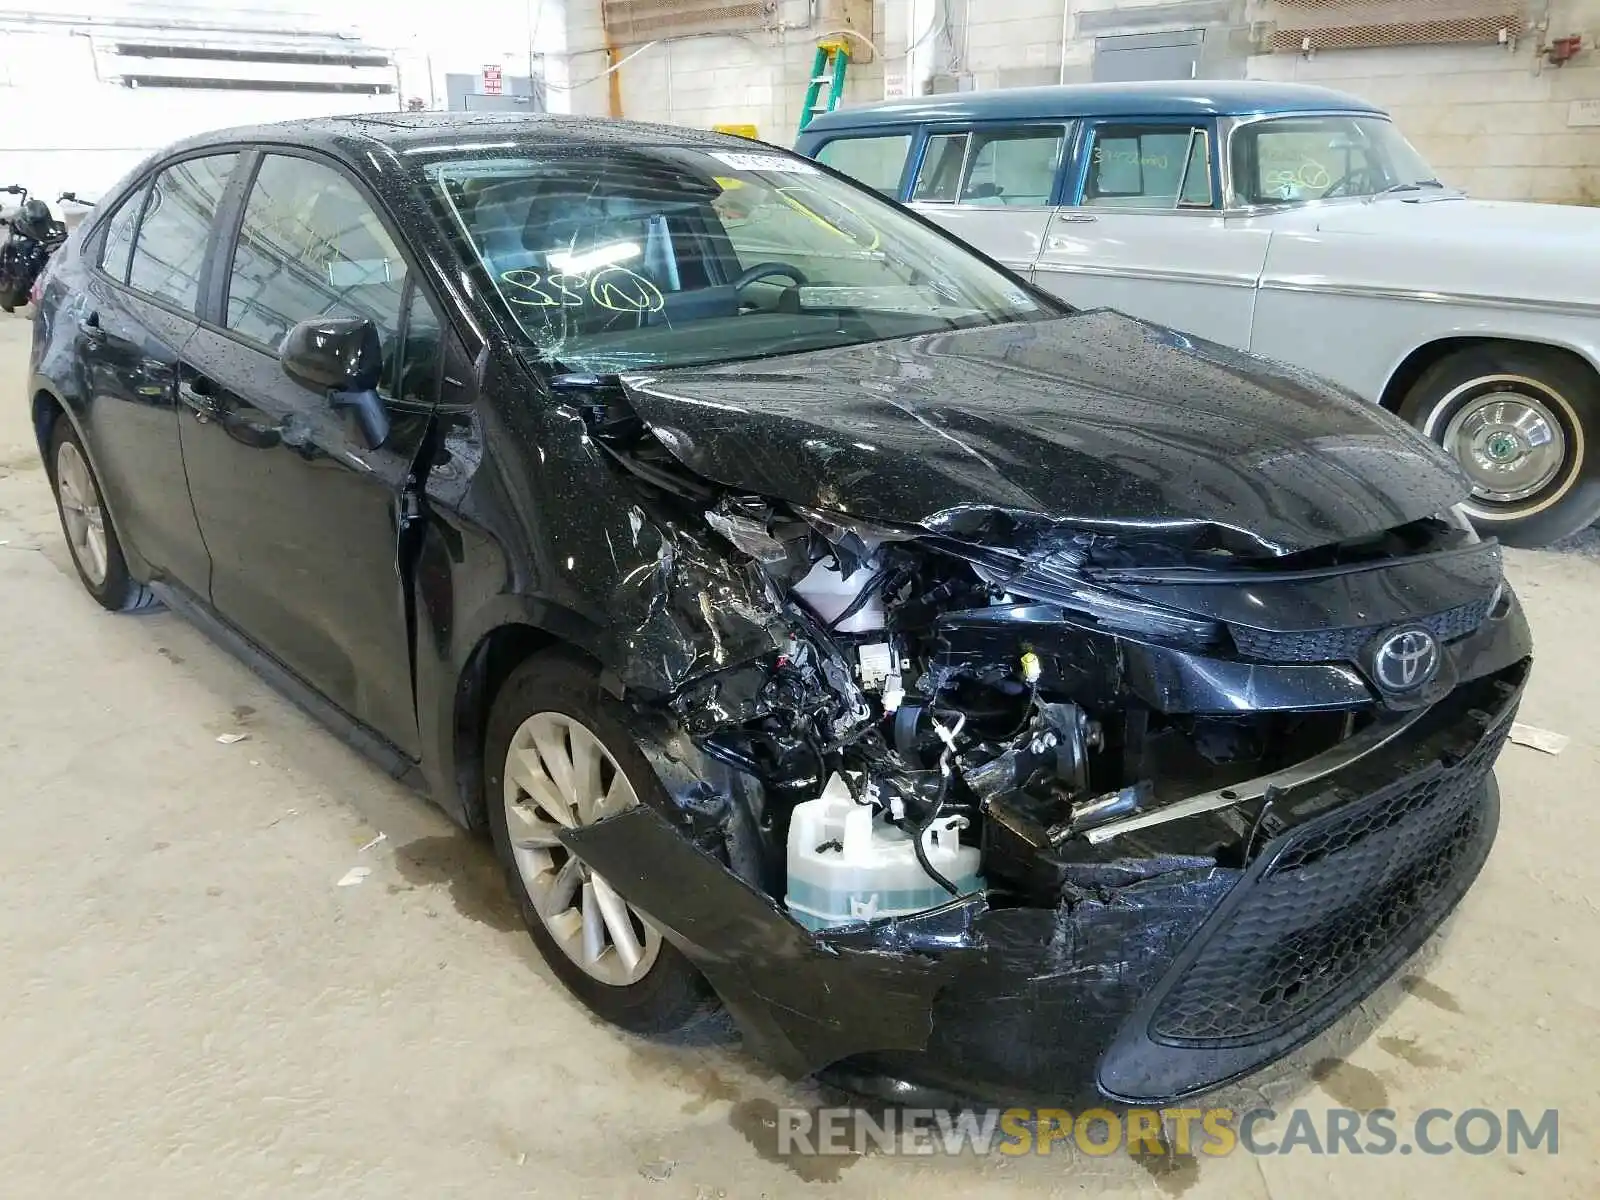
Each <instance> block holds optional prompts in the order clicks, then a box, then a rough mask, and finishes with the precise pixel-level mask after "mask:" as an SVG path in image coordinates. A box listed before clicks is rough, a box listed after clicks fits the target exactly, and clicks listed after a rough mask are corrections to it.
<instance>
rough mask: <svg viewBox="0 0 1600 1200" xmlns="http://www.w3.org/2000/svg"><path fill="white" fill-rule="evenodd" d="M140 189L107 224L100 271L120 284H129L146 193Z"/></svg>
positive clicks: (101, 248) (144, 189) (102, 245)
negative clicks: (140, 212)
mask: <svg viewBox="0 0 1600 1200" xmlns="http://www.w3.org/2000/svg"><path fill="white" fill-rule="evenodd" d="M147 190H148V189H146V188H140V189H139V190H138V191H136V192H134V193H133V195H131V196H129V197H128V198H127V199H126V200H124V201H123V202H122V207H120V208H119V209H117V211H116V212H114V213H112V214H111V219H110V220H109V221H107V222H106V235H105V240H104V241H103V242H102V243H101V246H100V269H101V270H102V271H104V272H105V273H106V274H107V275H109V276H111V278H112V279H115V280H116V281H117V282H118V283H127V282H128V263H129V261H130V260H131V259H132V258H133V234H134V226H136V225H137V224H138V223H139V210H140V209H142V208H143V207H144V197H145V192H146V191H147Z"/></svg>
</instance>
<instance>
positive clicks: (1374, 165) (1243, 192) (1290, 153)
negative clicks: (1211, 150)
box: [1232, 116, 1444, 204]
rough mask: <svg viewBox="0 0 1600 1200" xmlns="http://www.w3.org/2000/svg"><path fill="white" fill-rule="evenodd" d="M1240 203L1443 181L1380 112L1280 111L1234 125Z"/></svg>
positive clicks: (1367, 192)
mask: <svg viewBox="0 0 1600 1200" xmlns="http://www.w3.org/2000/svg"><path fill="white" fill-rule="evenodd" d="M1232 165H1233V193H1234V199H1235V201H1236V202H1237V203H1240V204H1292V203H1296V202H1310V201H1312V200H1331V199H1337V198H1339V197H1341V196H1344V197H1348V196H1376V195H1381V194H1383V193H1385V192H1396V193H1402V192H1411V191H1418V190H1427V189H1434V188H1442V187H1443V186H1444V185H1443V184H1441V183H1440V182H1439V181H1438V179H1437V178H1435V176H1434V171H1433V168H1432V167H1430V166H1428V164H1427V162H1425V161H1424V160H1423V157H1422V155H1420V154H1418V153H1417V152H1416V150H1415V149H1413V148H1412V146H1411V143H1409V142H1407V141H1406V139H1405V137H1404V136H1403V135H1402V134H1401V133H1400V131H1399V130H1398V129H1396V128H1395V126H1394V124H1393V122H1391V121H1387V120H1385V119H1384V118H1382V117H1367V116H1327V117H1279V118H1275V119H1272V120H1267V121H1255V122H1252V123H1250V124H1247V125H1242V126H1240V127H1239V128H1238V129H1237V130H1235V131H1234V134H1233V143H1232Z"/></svg>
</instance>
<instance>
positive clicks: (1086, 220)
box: [1056, 213, 1100, 225]
mask: <svg viewBox="0 0 1600 1200" xmlns="http://www.w3.org/2000/svg"><path fill="white" fill-rule="evenodd" d="M1099 219H1100V218H1099V217H1097V216H1095V215H1094V214H1093V213H1060V214H1058V215H1057V216H1056V220H1057V221H1059V222H1060V223H1061V224H1063V225H1093V224H1094V223H1095V222H1096V221H1098V220H1099Z"/></svg>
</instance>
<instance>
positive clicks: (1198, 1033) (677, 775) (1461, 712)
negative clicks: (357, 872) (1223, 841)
mask: <svg viewBox="0 0 1600 1200" xmlns="http://www.w3.org/2000/svg"><path fill="white" fill-rule="evenodd" d="M1511 615H1512V616H1513V617H1514V618H1515V619H1514V620H1509V621H1505V622H1502V623H1497V628H1496V629H1495V630H1493V631H1490V630H1485V631H1484V632H1483V633H1482V634H1480V635H1479V636H1477V637H1474V638H1470V639H1467V640H1466V641H1465V642H1462V643H1459V644H1458V645H1457V646H1456V647H1455V648H1454V656H1455V659H1456V666H1457V667H1458V668H1459V675H1458V678H1465V679H1467V682H1460V683H1457V685H1456V686H1455V687H1454V688H1452V689H1451V690H1450V691H1449V692H1448V693H1447V694H1446V695H1444V696H1443V697H1441V698H1438V699H1436V700H1435V701H1434V702H1433V703H1431V704H1430V705H1429V706H1428V707H1427V708H1426V709H1425V710H1423V711H1421V712H1420V713H1417V712H1413V713H1409V714H1406V715H1405V717H1404V719H1403V720H1402V721H1400V722H1399V724H1398V726H1397V728H1396V730H1395V731H1394V732H1393V733H1392V735H1391V736H1388V737H1386V738H1383V739H1379V740H1378V744H1376V745H1374V744H1372V740H1371V739H1369V740H1367V741H1366V742H1362V741H1360V739H1355V740H1353V741H1352V744H1351V745H1350V746H1349V747H1348V749H1347V759H1346V761H1344V762H1342V763H1341V762H1338V761H1330V762H1326V763H1324V764H1323V765H1324V767H1325V768H1326V769H1322V770H1318V771H1314V772H1309V773H1307V774H1306V776H1305V777H1301V778H1298V779H1296V778H1294V777H1292V775H1291V774H1290V773H1284V774H1283V775H1282V776H1281V777H1275V778H1274V779H1273V780H1269V781H1267V783H1266V785H1265V786H1263V787H1261V788H1256V789H1252V788H1250V786H1249V785H1241V786H1240V788H1239V789H1237V793H1238V799H1237V803H1233V804H1229V805H1227V806H1217V805H1213V806H1211V807H1209V808H1205V809H1203V810H1202V811H1196V812H1193V813H1191V814H1189V815H1185V816H1180V817H1178V818H1176V819H1174V820H1169V821H1165V822H1163V823H1162V824H1161V826H1160V828H1159V830H1157V831H1153V830H1149V829H1137V828H1135V829H1130V830H1129V831H1128V832H1127V834H1126V835H1125V836H1123V837H1118V838H1112V839H1110V841H1109V842H1108V843H1107V845H1108V846H1109V847H1110V848H1111V849H1113V850H1114V851H1115V853H1112V854H1109V855H1102V856H1101V857H1100V858H1099V859H1097V860H1096V861H1092V862H1080V863H1065V864H1063V865H1062V879H1063V884H1062V887H1061V890H1060V898H1059V902H1058V903H1057V904H1056V905H1055V906H1054V907H1032V906H1029V907H1000V906H998V905H997V903H992V902H991V900H990V898H988V897H987V896H983V895H978V896H970V897H966V898H963V899H961V900H957V901H952V902H950V903H948V904H946V905H944V906H942V907H940V908H937V909H934V910H931V911H929V912H926V913H921V914H918V915H916V916H912V917H904V918H899V919H889V920H883V921H879V922H875V923H871V924H863V925H856V926H850V927H846V928H843V929H838V930H832V931H824V932H821V933H811V932H808V931H807V930H805V929H804V928H802V927H801V926H800V925H799V924H798V923H797V922H796V921H794V920H793V919H792V918H791V917H790V916H789V915H788V914H787V913H786V912H785V911H784V910H783V908H781V907H780V906H779V905H778V904H777V903H775V902H774V900H773V899H772V898H771V897H770V896H769V895H767V894H765V893H764V892H762V891H761V890H760V889H759V888H757V887H755V886H753V885H752V884H751V883H750V882H747V881H746V879H743V878H741V877H740V876H739V875H738V874H736V873H735V872H734V871H732V870H730V869H729V868H728V867H727V866H725V865H724V862H723V861H722V858H721V857H720V856H719V852H718V848H717V847H716V846H715V845H713V844H712V841H713V839H712V838H711V836H709V835H708V833H707V827H708V826H709V825H710V824H713V822H708V821H702V820H698V819H697V809H696V803H695V799H694V798H695V797H696V795H698V802H699V804H700V806H701V809H700V814H701V815H702V816H703V815H704V813H705V811H706V810H708V809H709V808H710V807H713V806H715V804H716V802H717V797H716V794H715V793H716V791H717V788H716V786H715V785H714V784H713V783H711V782H708V781H706V780H705V779H698V780H696V779H695V778H693V773H692V772H691V771H689V770H688V769H687V766H686V763H687V760H686V758H685V756H684V755H683V754H681V753H679V750H684V749H688V747H687V746H686V745H685V746H680V747H679V748H678V750H675V749H674V748H673V746H672V745H671V739H670V737H668V738H663V739H661V740H659V741H657V742H656V744H655V745H654V747H653V750H652V754H651V756H652V758H653V760H654V762H655V765H656V768H657V771H658V773H660V774H662V776H663V782H664V783H665V784H666V785H667V790H668V791H669V792H671V793H673V794H674V796H675V797H677V802H676V805H675V807H673V808H672V809H671V810H670V811H661V810H658V809H655V808H652V807H641V808H638V809H634V810H632V811H630V812H627V813H623V814H621V815H619V816H616V817H613V818H609V819H607V820H605V821H603V822H600V823H599V824H597V825H593V826H589V827H587V828H582V829H577V830H571V831H568V832H567V833H565V834H564V835H563V840H564V841H565V842H566V843H567V845H568V846H569V848H570V849H571V850H572V851H573V852H574V853H575V854H577V855H578V856H579V857H581V858H582V859H584V860H585V862H586V863H588V865H589V866H590V867H591V868H593V869H594V870H596V871H598V872H599V873H601V874H602V875H605V876H607V877H609V878H611V879H626V880H628V881H629V886H628V888H627V899H628V900H629V901H630V902H631V903H632V904H634V905H635V906H636V907H637V908H639V909H640V910H641V911H642V912H644V913H646V914H648V915H649V917H650V919H651V920H652V921H653V922H654V923H655V924H657V925H658V926H659V927H660V928H661V929H662V931H663V933H664V934H665V936H666V937H667V938H668V939H669V940H671V941H672V942H673V943H674V944H675V945H677V946H678V947H679V948H680V949H681V950H682V951H683V952H684V953H685V954H686V955H687V956H688V957H689V958H690V959H691V961H693V962H694V964H695V965H696V966H697V967H698V968H699V969H700V970H701V971H702V973H703V974H704V975H705V977H706V978H707V980H708V981H709V982H710V983H711V985H712V986H713V987H714V988H715V989H716V991H717V992H718V994H719V995H720V996H721V998H722V1000H723V1001H724V1003H725V1004H726V1005H727V1007H728V1008H729V1010H730V1011H731V1013H732V1015H733V1016H734V1018H735V1019H736V1021H737V1022H738V1024H739V1026H740V1027H741V1030H742V1032H743V1034H744V1037H745V1044H746V1047H747V1049H749V1050H750V1051H752V1052H753V1053H755V1054H756V1055H758V1056H759V1057H761V1058H763V1059H765V1060H766V1061H768V1062H770V1063H771V1064H772V1065H773V1066H774V1067H776V1068H778V1069H779V1070H782V1071H784V1072H785V1073H787V1074H789V1075H791V1076H796V1077H798V1076H802V1075H806V1074H809V1073H812V1072H816V1071H819V1070H821V1069H823V1068H826V1067H830V1066H841V1065H842V1066H844V1067H846V1068H847V1069H851V1070H852V1071H854V1072H856V1073H857V1074H860V1073H866V1074H868V1075H871V1076H875V1077H879V1078H887V1079H892V1080H896V1081H904V1082H909V1083H913V1084H916V1085H920V1086H923V1087H927V1088H933V1089H938V1090H940V1091H943V1092H947V1093H952V1094H955V1095H958V1096H962V1097H968V1098H985V1099H1004V1100H1032V1101H1042V1100H1062V1099H1067V1098H1076V1097H1079V1096H1081V1095H1084V1094H1086V1093H1087V1092H1088V1090H1089V1088H1090V1087H1091V1086H1095V1087H1098V1089H1099V1091H1100V1092H1102V1093H1103V1094H1105V1095H1106V1096H1109V1097H1112V1098H1114V1099H1117V1100H1120V1101H1124V1102H1130V1103H1133V1102H1137V1103H1159V1102H1165V1101H1169V1100H1172V1099H1176V1098H1178V1097H1181V1096H1186V1095H1189V1094H1192V1093H1195V1092H1198V1091H1203V1090H1206V1089H1209V1088H1212V1087H1215V1086H1217V1085H1220V1084H1222V1083H1224V1082H1227V1081H1228V1080H1231V1079H1234V1078H1237V1077H1239V1076H1241V1075H1243V1074H1246V1073H1249V1072H1251V1071H1254V1070H1256V1069H1258V1068H1260V1067H1261V1066H1264V1065H1265V1064H1267V1063H1269V1062H1271V1061H1273V1060H1274V1059H1276V1058H1279V1057H1281V1056H1282V1055H1283V1054H1285V1053H1287V1052H1288V1051H1289V1050H1291V1049H1293V1048H1294V1047H1295V1046H1297V1045H1300V1044H1301V1043H1303V1042H1305V1041H1306V1040H1308V1039H1309V1038H1311V1037H1313V1036H1314V1035H1315V1034H1317V1033H1318V1032H1320V1031H1321V1030H1323V1029H1325V1028H1327V1027H1328V1026H1329V1025H1331V1024H1332V1023H1333V1022H1334V1021H1335V1020H1336V1019H1337V1018H1338V1017H1339V1016H1340V1015H1341V1014H1342V1013H1344V1012H1345V1011H1347V1010H1348V1009H1349V1008H1350V1007H1351V1006H1353V1005H1354V1004H1355V1003H1357V1002H1358V1001H1359V1000H1360V999H1361V998H1362V997H1364V996H1365V995H1367V994H1368V993H1370V992H1371V991H1372V990H1373V989H1374V988H1375V987H1376V986H1377V985H1378V984H1379V983H1380V982H1382V981H1383V980H1384V979H1385V978H1386V977H1388V976H1389V975H1390V974H1392V973H1393V972H1394V971H1395V970H1396V969H1397V968H1398V967H1399V966H1400V964H1401V963H1402V962H1403V961H1404V960H1405V958H1406V957H1408V956H1409V955H1410V954H1411V953H1412V952H1414V951H1415V950H1416V949H1417V948H1418V947H1419V946H1420V945H1421V944H1422V943H1423V941H1425V940H1426V938H1427V937H1428V936H1429V934H1430V933H1431V932H1432V931H1433V930H1434V929H1435V928H1436V927H1437V926H1438V925H1439V923H1440V922H1441V921H1442V920H1443V919H1444V917H1445V916H1446V915H1447V914H1448V913H1449V912H1450V911H1451V910H1452V909H1453V908H1454V906H1455V905H1456V903H1457V902H1458V901H1459V900H1460V898H1461V896H1462V895H1463V894H1464V893H1465V892H1466V890H1467V888H1468V887H1469V886H1470V885H1471V883H1472V881H1473V879H1474V878H1475V877H1476V875H1477V873H1478V870H1479V868H1480V867H1481V866H1482V864H1483V862H1484V860H1485V858H1486V857H1487V854H1488V851H1489V847H1490V844H1491V842H1492V841H1493V837H1494V832H1495V828H1496V824H1497V820H1498V793H1497V791H1496V788H1495V784H1494V780H1493V774H1492V772H1493V766H1494V761H1495V759H1496V757H1497V755H1498V753H1499V751H1500V749H1501V747H1502V745H1503V744H1504V741H1505V739H1506V736H1507V734H1508V733H1509V731H1510V727H1511V723H1512V720H1513V717H1514V714H1515V711H1516V708H1517V704H1518V702H1519V700H1520V697H1521V693H1522V689H1523V687H1524V685H1525V683H1526V679H1527V674H1528V668H1529V659H1528V657H1527V655H1528V653H1529V644H1528V638H1527V631H1526V624H1525V623H1524V622H1523V621H1522V619H1521V614H1520V611H1516V612H1514V613H1513V614H1511ZM647 748H648V746H647ZM1218 823H1222V824H1226V825H1229V826H1231V827H1232V828H1233V829H1234V830H1235V832H1236V833H1237V831H1238V830H1240V829H1243V830H1244V837H1243V839H1242V844H1243V845H1244V846H1245V855H1244V857H1243V859H1242V860H1241V861H1240V862H1239V863H1237V864H1236V865H1231V866H1230V865H1224V864H1223V863H1221V862H1219V861H1218V860H1216V859H1214V858H1207V857H1202V856H1193V855H1186V854H1183V853H1181V852H1174V851H1173V847H1179V848H1181V846H1182V845H1183V843H1184V842H1185V841H1186V840H1189V839H1188V838H1186V836H1185V831H1186V829H1187V828H1189V827H1191V826H1193V827H1194V830H1195V831H1194V833H1193V841H1194V843H1195V844H1212V843H1214V842H1215V830H1216V827H1217V825H1218ZM1202 827H1205V828H1202ZM641 862H642V863H649V864H650V867H651V869H650V870H649V871H648V872H640V871H639V870H638V864H639V863H641Z"/></svg>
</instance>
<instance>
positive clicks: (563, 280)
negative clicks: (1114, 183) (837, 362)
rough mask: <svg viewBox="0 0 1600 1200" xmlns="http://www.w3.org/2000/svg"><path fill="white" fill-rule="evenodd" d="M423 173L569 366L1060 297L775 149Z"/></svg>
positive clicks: (475, 164) (862, 329) (597, 157)
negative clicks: (1038, 294) (1038, 291)
mask: <svg viewBox="0 0 1600 1200" xmlns="http://www.w3.org/2000/svg"><path fill="white" fill-rule="evenodd" d="M428 175H429V179H430V180H431V183H432V186H433V188H434V190H435V192H436V194H437V196H438V198H439V201H440V203H441V204H442V206H443V208H444V209H445V211H446V214H447V216H448V218H449V220H450V223H451V224H452V225H453V226H454V227H455V232H456V234H457V236H458V238H459V240H460V241H461V242H462V243H463V246H464V248H465V249H466V250H467V251H468V252H469V253H470V255H471V256H472V257H473V258H474V259H476V260H477V262H478V263H479V264H481V266H482V267H483V269H484V270H485V271H486V272H487V273H488V275H489V278H490V280H491V281H492V283H493V285H494V288H495V291H496V292H497V293H498V295H499V297H500V299H501V300H502V301H503V302H504V306H505V309H506V311H507V312H508V313H509V314H510V316H511V317H512V318H513V319H514V321H515V324H516V328H517V330H518V331H520V332H521V333H522V334H523V335H524V336H525V337H526V338H527V339H528V341H529V342H530V343H532V345H533V346H534V347H535V348H536V349H537V351H538V352H539V353H540V354H541V355H542V356H543V357H544V358H545V359H546V360H547V361H550V362H553V363H559V364H562V365H565V366H568V367H571V368H575V369H586V370H601V371H614V370H624V369H628V368H630V367H640V366H678V365H686V364H689V363H710V362H725V361H733V360H738V359H750V358H761V357H766V356H770V355H778V354H784V353H795V352H800V351H803V350H813V349H822V348H824V347H829V346H845V345H852V344H857V343H861V342H869V341H879V340H883V339H886V338H892V337H900V336H907V335H911V334H918V333H928V332H933V331H937V330H948V329H960V328H965V327H969V326H976V325H992V324H999V323H1003V322H1011V321H1023V320H1033V319H1037V318H1038V317H1040V316H1043V315H1052V314H1053V311H1054V310H1052V309H1050V308H1048V307H1047V306H1046V305H1045V304H1044V303H1042V302H1040V301H1038V300H1036V299H1035V298H1034V297H1033V296H1032V294H1030V293H1029V292H1028V291H1027V289H1025V288H1024V287H1022V286H1021V285H1020V284H1019V283H1017V282H1016V281H1015V280H1013V279H1012V278H1011V277H1009V276H1008V275H1006V274H1004V273H1003V272H1001V271H998V270H996V269H994V268H992V267H990V266H988V265H987V264H985V263H984V262H982V261H981V260H979V259H977V258H975V257H974V256H973V255H972V254H971V253H970V252H969V251H967V250H965V249H963V248H962V247H961V246H959V245H958V244H956V243H953V242H951V241H949V240H947V239H946V238H944V237H942V236H941V235H939V234H938V233H936V232H934V231H933V230H931V229H929V228H927V227H926V226H924V225H923V224H922V223H921V222H919V221H916V220H914V219H913V218H911V217H909V216H907V215H906V214H904V213H903V212H901V211H900V210H899V209H897V208H896V207H894V206H893V205H892V204H890V203H888V202H887V201H885V200H883V199H881V198H880V197H879V196H877V195H876V194H874V193H873V192H871V191H869V190H867V189H864V188H859V187H855V186H853V185H851V184H848V183H846V182H844V181H842V180H840V179H836V178H834V177H832V176H829V175H824V174H823V173H822V172H821V171H820V170H819V169H818V168H817V167H816V166H815V165H814V164H812V163H810V162H807V161H805V160H803V159H797V158H794V157H792V156H790V155H786V154H779V153H763V152H737V151H710V150H700V149H692V148H688V147H651V148H647V149H643V148H642V149H637V150H616V151H611V152H608V153H604V154H602V153H599V152H594V153H589V154H586V155H577V154H574V155H571V156H559V157H558V156H551V157H549V158H523V157H495V156H493V155H492V154H487V153H486V154H485V155H484V157H482V158H477V159H468V160H461V161H451V162H441V163H436V164H434V165H432V166H431V167H429V168H428Z"/></svg>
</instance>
